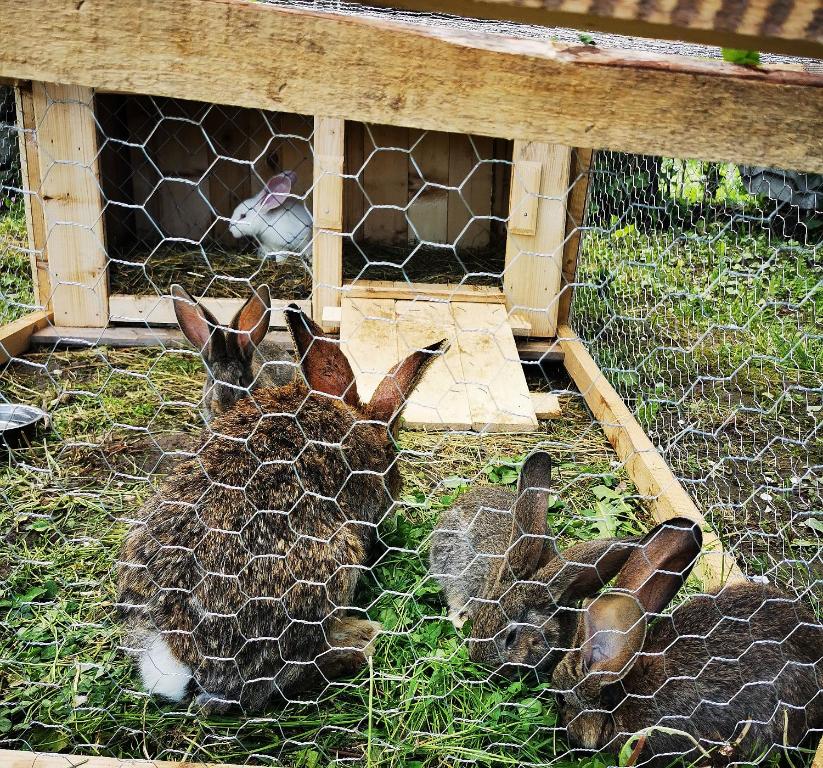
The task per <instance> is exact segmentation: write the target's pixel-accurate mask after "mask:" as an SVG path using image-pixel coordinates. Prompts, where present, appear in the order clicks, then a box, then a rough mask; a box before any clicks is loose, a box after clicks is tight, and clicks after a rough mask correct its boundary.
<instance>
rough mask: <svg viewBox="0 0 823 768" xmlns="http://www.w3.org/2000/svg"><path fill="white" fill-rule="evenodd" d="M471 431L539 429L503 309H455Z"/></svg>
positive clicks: (459, 304) (459, 305)
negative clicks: (469, 410) (469, 409)
mask: <svg viewBox="0 0 823 768" xmlns="http://www.w3.org/2000/svg"><path fill="white" fill-rule="evenodd" d="M451 308H452V314H453V316H454V321H455V325H456V327H457V338H458V344H459V346H460V355H461V359H462V363H463V374H464V376H465V381H466V388H467V390H468V395H469V405H470V407H471V417H472V425H473V428H474V429H475V430H477V431H495V432H528V431H530V430H533V429H536V428H537V419H536V418H535V415H534V408H533V407H532V404H531V398H530V396H529V389H528V386H527V384H526V379H525V377H524V376H523V371H522V369H521V367H520V358H519V357H518V354H517V347H516V346H515V343H514V337H513V336H512V333H511V330H510V329H509V327H508V324H507V315H506V310H505V308H504V307H502V306H492V305H480V304H469V303H464V302H455V303H453V304H452V305H451Z"/></svg>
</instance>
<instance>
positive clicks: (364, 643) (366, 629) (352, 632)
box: [329, 616, 383, 658]
mask: <svg viewBox="0 0 823 768" xmlns="http://www.w3.org/2000/svg"><path fill="white" fill-rule="evenodd" d="M382 629H383V626H382V625H381V624H380V622H378V621H369V620H368V619H355V618H352V617H348V616H347V617H346V618H344V619H341V620H340V621H338V622H337V623H336V624H335V626H334V628H333V629H332V631H331V636H330V637H329V644H330V645H332V646H333V647H336V648H356V649H357V650H359V651H361V652H362V654H363V655H364V656H365V657H366V658H368V657H369V656H372V655H374V641H375V639H376V638H377V635H378V634H379V633H380V630H382Z"/></svg>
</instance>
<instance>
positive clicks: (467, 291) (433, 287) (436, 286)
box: [343, 280, 506, 304]
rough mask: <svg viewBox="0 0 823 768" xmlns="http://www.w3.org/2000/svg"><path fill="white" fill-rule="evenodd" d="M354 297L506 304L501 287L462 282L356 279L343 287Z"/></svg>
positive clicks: (345, 291) (346, 293)
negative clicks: (464, 283) (462, 283)
mask: <svg viewBox="0 0 823 768" xmlns="http://www.w3.org/2000/svg"><path fill="white" fill-rule="evenodd" d="M343 292H344V294H345V295H346V296H349V297H351V298H354V297H357V298H362V299H367V298H373V299H378V298H382V299H389V298H391V299H410V300H411V299H419V300H421V301H431V300H434V301H476V302H478V303H481V304H505V302H506V297H505V296H504V294H503V292H502V291H501V290H500V289H499V288H495V287H494V286H488V285H461V284H458V283H408V282H406V281H405V280H356V281H354V282H348V283H346V284H345V285H344V286H343Z"/></svg>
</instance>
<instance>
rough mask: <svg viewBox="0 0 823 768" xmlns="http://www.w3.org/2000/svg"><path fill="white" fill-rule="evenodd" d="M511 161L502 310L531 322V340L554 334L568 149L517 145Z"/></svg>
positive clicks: (519, 143) (557, 145)
mask: <svg viewBox="0 0 823 768" xmlns="http://www.w3.org/2000/svg"><path fill="white" fill-rule="evenodd" d="M512 160H513V167H512V181H511V192H510V195H509V200H510V203H509V219H510V220H509V233H508V237H507V239H506V269H505V273H504V276H503V290H504V291H505V293H506V306H507V307H508V309H509V312H516V313H517V314H521V315H523V316H524V317H525V318H526V319H527V320H528V321H529V323H530V324H531V335H532V336H544V337H545V336H554V335H555V331H556V329H557V309H558V303H557V297H558V293H559V292H560V274H561V264H562V258H563V242H564V240H565V239H566V192H567V190H568V186H569V164H570V160H571V149H570V148H569V147H566V146H563V145H560V144H544V143H542V142H536V141H515V142H514V152H513V157H512ZM512 225H513V226H512Z"/></svg>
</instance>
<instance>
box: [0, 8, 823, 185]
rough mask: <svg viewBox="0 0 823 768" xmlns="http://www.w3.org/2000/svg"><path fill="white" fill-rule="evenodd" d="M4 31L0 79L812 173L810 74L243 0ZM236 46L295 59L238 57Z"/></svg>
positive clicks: (67, 14) (100, 12)
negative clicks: (320, 112)
mask: <svg viewBox="0 0 823 768" xmlns="http://www.w3.org/2000/svg"><path fill="white" fill-rule="evenodd" d="M641 5H644V4H641ZM0 39H2V40H3V46H2V47H0V73H2V74H3V75H5V76H8V77H19V78H26V79H39V80H48V81H54V82H66V83H78V84H80V85H86V86H93V87H95V88H105V89H110V90H119V91H124V92H130V93H150V94H154V95H158V96H173V97H185V98H187V99H197V100H201V101H206V102H217V103H226V104H233V105H237V106H247V107H257V108H263V109H272V110H284V111H290V112H298V113H302V114H314V113H315V112H316V111H317V108H318V105H321V104H322V107H323V112H324V114H326V115H329V116H333V117H340V118H348V119H351V120H362V121H367V122H371V123H389V124H393V125H402V126H407V127H413V128H424V129H432V130H443V131H455V132H459V133H472V134H481V135H486V136H495V137H503V138H519V139H530V140H534V141H543V142H549V143H558V144H565V145H568V146H575V147H579V146H584V147H591V148H600V147H605V148H609V149H614V150H622V151H626V152H638V153H646V154H656V155H664V156H674V157H688V158H693V157H697V158H701V159H704V160H718V161H731V162H740V163H751V164H758V165H770V166H777V167H783V168H795V169H799V170H806V171H817V172H821V171H823V131H821V130H820V129H819V126H820V115H821V114H823V87H821V86H822V85H823V76H821V75H815V74H812V73H806V72H790V71H783V70H780V71H777V70H771V69H768V70H766V69H762V68H761V69H756V68H749V67H741V66H737V65H733V64H727V63H724V62H716V61H703V60H690V59H683V58H678V57H651V56H649V55H647V54H642V53H628V52H621V51H604V50H599V49H597V48H594V47H592V46H571V47H569V46H565V47H564V46H559V45H555V44H553V43H551V42H550V41H547V40H534V39H523V38H519V39H514V38H507V37H505V36H502V35H482V34H479V33H474V32H469V31H466V30H461V29H454V28H451V29H449V28H446V27H437V26H435V25H431V24H429V25H426V26H424V25H419V26H418V25H410V24H402V23H399V22H393V21H390V20H388V19H385V18H363V17H356V16H335V15H334V14H331V13H322V12H319V11H316V10H312V9H297V8H285V7H282V6H276V5H274V4H268V3H255V2H248V1H246V0H179V2H175V3H159V2H156V0H134V1H133V2H129V3H124V2H122V1H121V0H85V1H84V2H82V3H78V2H75V0H42V1H41V2H37V3H23V2H18V1H17V0H0ZM238 40H242V41H243V45H244V46H245V47H247V48H248V49H249V50H259V51H263V50H273V49H276V50H287V51H289V52H290V55H289V56H281V57H276V60H274V61H273V60H272V59H271V57H267V56H246V57H238V56H237V41H238ZM741 115H749V116H751V115H756V116H757V118H756V119H741V117H740V116H741ZM775 136H779V137H780V140H779V141H775V140H774V137H775Z"/></svg>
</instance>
